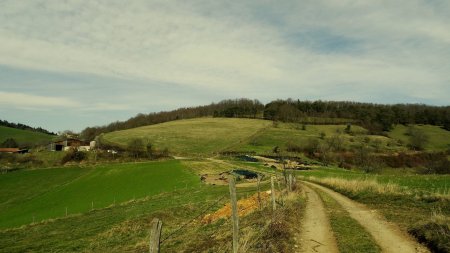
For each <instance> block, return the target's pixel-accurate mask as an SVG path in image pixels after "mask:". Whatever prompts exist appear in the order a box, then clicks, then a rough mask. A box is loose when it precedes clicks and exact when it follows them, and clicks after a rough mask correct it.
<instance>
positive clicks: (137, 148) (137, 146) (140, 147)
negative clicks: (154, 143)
mask: <svg viewBox="0 0 450 253" xmlns="http://www.w3.org/2000/svg"><path fill="white" fill-rule="evenodd" d="M144 148H145V146H144V142H143V141H142V139H139V138H134V139H131V141H130V142H129V143H128V149H129V151H130V152H131V153H132V154H133V156H134V157H135V158H139V155H140V154H142V153H143V152H144Z"/></svg>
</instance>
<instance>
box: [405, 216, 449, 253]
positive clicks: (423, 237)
mask: <svg viewBox="0 0 450 253" xmlns="http://www.w3.org/2000/svg"><path fill="white" fill-rule="evenodd" d="M408 232H409V233H410V234H412V235H413V236H414V237H416V238H417V239H418V240H419V241H420V242H422V243H425V244H426V245H427V246H428V247H429V248H430V249H431V250H432V251H433V252H442V253H444V252H450V226H449V224H445V223H442V224H441V223H439V222H430V223H426V224H421V225H417V226H415V227H413V228H410V229H409V231H408Z"/></svg>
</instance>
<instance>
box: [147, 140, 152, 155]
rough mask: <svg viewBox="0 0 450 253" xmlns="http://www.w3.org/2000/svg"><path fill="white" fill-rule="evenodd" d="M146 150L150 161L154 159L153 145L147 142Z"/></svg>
mask: <svg viewBox="0 0 450 253" xmlns="http://www.w3.org/2000/svg"><path fill="white" fill-rule="evenodd" d="M146 150H147V156H148V158H149V159H150V158H152V157H153V145H152V144H151V143H150V142H147V146H146Z"/></svg>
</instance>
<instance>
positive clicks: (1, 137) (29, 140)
mask: <svg viewBox="0 0 450 253" xmlns="http://www.w3.org/2000/svg"><path fill="white" fill-rule="evenodd" d="M8 138H13V139H14V140H16V141H17V142H18V143H19V144H20V145H27V144H34V143H42V142H46V141H50V140H52V138H53V136H52V135H48V134H44V133H38V132H33V131H28V130H21V129H15V128H11V127H5V126H0V143H1V142H4V141H5V140H6V139H8Z"/></svg>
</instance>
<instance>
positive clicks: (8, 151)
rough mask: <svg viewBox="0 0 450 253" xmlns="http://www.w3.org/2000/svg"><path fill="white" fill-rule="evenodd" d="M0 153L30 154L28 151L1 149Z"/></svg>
mask: <svg viewBox="0 0 450 253" xmlns="http://www.w3.org/2000/svg"><path fill="white" fill-rule="evenodd" d="M0 153H9V154H25V153H28V149H18V148H0Z"/></svg>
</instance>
